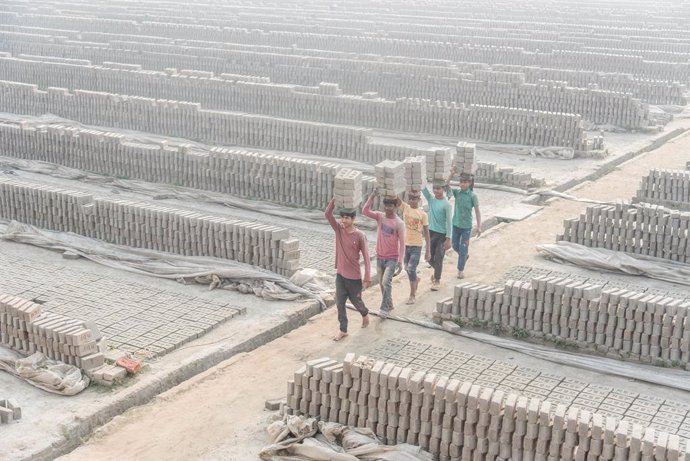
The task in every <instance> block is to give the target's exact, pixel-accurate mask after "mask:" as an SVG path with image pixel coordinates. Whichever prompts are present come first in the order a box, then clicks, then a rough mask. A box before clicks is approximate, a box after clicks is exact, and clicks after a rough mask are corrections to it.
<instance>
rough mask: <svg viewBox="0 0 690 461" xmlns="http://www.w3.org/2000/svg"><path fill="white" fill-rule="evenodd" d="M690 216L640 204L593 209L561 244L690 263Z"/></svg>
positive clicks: (569, 224)
mask: <svg viewBox="0 0 690 461" xmlns="http://www.w3.org/2000/svg"><path fill="white" fill-rule="evenodd" d="M689 229H690V213H687V212H681V211H677V210H669V209H667V208H665V207H663V206H660V205H652V204H646V203H639V204H636V205H634V206H631V205H628V204H620V203H619V204H616V205H592V206H588V207H587V210H586V211H585V213H584V214H582V215H580V217H579V218H576V219H568V220H565V221H564V233H563V235H559V236H558V237H557V240H559V241H560V240H563V241H566V242H572V243H577V244H580V245H584V246H586V247H593V248H605V249H607V250H613V251H621V252H625V253H631V254H639V255H646V256H654V257H657V258H662V259H668V260H671V261H679V262H682V263H685V264H688V263H690V235H688V230H689Z"/></svg>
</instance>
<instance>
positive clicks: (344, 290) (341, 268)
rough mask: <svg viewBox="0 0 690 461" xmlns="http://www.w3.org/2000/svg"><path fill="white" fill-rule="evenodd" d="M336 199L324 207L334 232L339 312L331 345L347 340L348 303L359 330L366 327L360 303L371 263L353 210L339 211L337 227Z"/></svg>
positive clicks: (361, 302) (355, 212)
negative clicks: (359, 317) (361, 261)
mask: <svg viewBox="0 0 690 461" xmlns="http://www.w3.org/2000/svg"><path fill="white" fill-rule="evenodd" d="M334 208H335V199H331V201H330V202H328V206H327V207H326V211H325V214H326V219H327V220H328V223H329V224H330V225H331V227H332V228H333V230H334V231H335V268H336V276H335V304H336V306H337V308H338V322H339V323H340V330H339V331H338V334H337V335H335V336H334V337H333V341H340V340H341V339H343V338H344V337H346V336H347V308H346V307H345V302H346V301H347V299H348V298H349V299H350V302H352V305H353V306H355V308H356V309H357V311H359V313H360V314H361V315H362V328H366V327H367V326H368V325H369V310H368V309H367V307H366V306H365V305H364V301H362V289H363V288H364V289H366V288H368V287H369V285H370V284H371V262H370V260H369V246H368V244H367V237H366V235H364V233H363V232H362V231H361V230H359V229H357V228H356V227H355V225H354V221H355V216H356V215H357V211H356V210H349V209H347V210H345V209H343V210H340V213H339V214H340V223H338V222H337V221H336V220H335V217H334V216H333V209H334ZM360 254H361V255H362V257H363V258H364V278H363V279H362V272H361V269H360V266H359V255H360Z"/></svg>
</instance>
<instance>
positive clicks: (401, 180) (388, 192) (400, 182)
mask: <svg viewBox="0 0 690 461" xmlns="http://www.w3.org/2000/svg"><path fill="white" fill-rule="evenodd" d="M375 172H376V189H377V190H378V193H379V195H382V196H384V197H386V196H390V197H394V196H398V195H400V194H402V193H403V192H405V188H406V183H405V165H404V164H403V163H402V162H395V161H393V160H384V161H383V162H381V163H379V164H378V165H376V167H375Z"/></svg>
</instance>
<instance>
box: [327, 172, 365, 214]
mask: <svg viewBox="0 0 690 461" xmlns="http://www.w3.org/2000/svg"><path fill="white" fill-rule="evenodd" d="M333 196H334V197H335V206H336V208H357V207H358V206H359V205H360V204H361V203H362V172H361V171H356V170H351V169H349V168H343V169H341V170H340V171H338V173H337V174H336V175H335V188H334V191H333Z"/></svg>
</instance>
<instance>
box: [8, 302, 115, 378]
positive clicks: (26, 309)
mask: <svg viewBox="0 0 690 461" xmlns="http://www.w3.org/2000/svg"><path fill="white" fill-rule="evenodd" d="M104 341H105V340H104V339H102V337H101V335H100V333H99V332H98V328H97V327H96V326H95V325H89V326H87V325H86V323H85V322H84V321H81V320H77V319H73V318H70V317H67V316H65V315H61V314H56V313H52V312H43V309H42V308H41V305H40V304H37V303H35V302H33V301H30V300H28V299H23V298H19V297H17V296H11V295H7V294H0V345H2V346H6V347H9V348H12V349H14V350H16V351H17V352H19V353H21V354H24V355H30V354H34V353H36V352H41V353H43V354H44V355H46V356H47V357H48V358H51V359H53V360H59V361H61V362H64V363H67V364H70V365H75V366H77V367H79V368H81V369H82V370H84V371H89V370H93V369H95V368H98V367H100V366H102V365H103V364H104V361H105V357H104V355H103V353H102V350H103V349H104V347H105V344H104Z"/></svg>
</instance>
